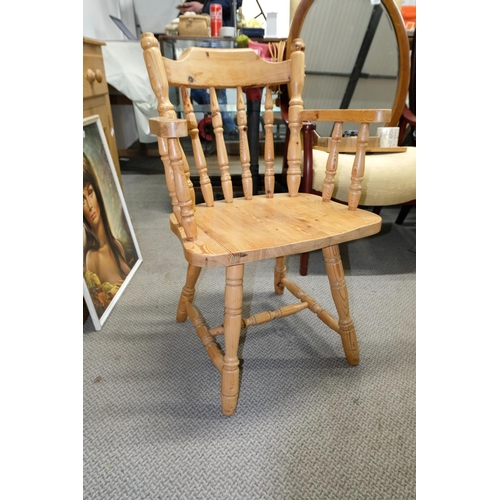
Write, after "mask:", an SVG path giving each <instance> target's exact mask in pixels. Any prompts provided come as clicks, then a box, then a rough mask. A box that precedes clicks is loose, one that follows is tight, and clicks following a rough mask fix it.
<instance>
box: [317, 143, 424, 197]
mask: <svg viewBox="0 0 500 500" xmlns="http://www.w3.org/2000/svg"><path fill="white" fill-rule="evenodd" d="M416 151H417V148H415V147H408V148H407V149H406V151H405V152H402V153H372V154H367V155H366V157H365V175H364V177H363V181H362V182H361V198H360V200H359V203H360V205H365V206H371V205H373V206H389V205H399V204H401V203H406V202H408V201H412V200H414V199H415V198H416V197H417V178H416V165H417V162H416ZM353 157H354V155H352V154H348V153H341V154H339V160H338V166H337V173H336V175H335V179H334V181H335V188H334V190H333V198H335V199H336V200H340V201H345V202H347V195H348V190H349V180H350V177H351V170H352V159H353ZM327 158H328V153H326V152H325V151H321V150H318V149H313V178H312V188H313V189H314V190H316V191H321V188H322V185H323V181H324V180H325V165H326V160H327ZM368 187H369V189H368Z"/></svg>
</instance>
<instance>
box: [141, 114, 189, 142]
mask: <svg viewBox="0 0 500 500" xmlns="http://www.w3.org/2000/svg"><path fill="white" fill-rule="evenodd" d="M149 130H150V131H151V133H152V134H155V135H157V136H159V137H163V138H165V139H169V138H174V137H186V136H187V135H188V129H187V121H186V120H183V119H177V118H176V119H171V118H167V117H166V116H157V117H155V118H150V119H149Z"/></svg>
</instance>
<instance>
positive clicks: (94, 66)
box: [83, 54, 108, 99]
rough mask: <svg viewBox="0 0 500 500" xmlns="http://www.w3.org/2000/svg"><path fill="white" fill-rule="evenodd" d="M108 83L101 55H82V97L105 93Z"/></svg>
mask: <svg viewBox="0 0 500 500" xmlns="http://www.w3.org/2000/svg"><path fill="white" fill-rule="evenodd" d="M107 92H108V85H107V83H106V74H105V73H104V60H103V58H102V56H98V55H92V54H84V55H83V98H84V99H85V98H86V97H91V96H97V95H102V94H107Z"/></svg>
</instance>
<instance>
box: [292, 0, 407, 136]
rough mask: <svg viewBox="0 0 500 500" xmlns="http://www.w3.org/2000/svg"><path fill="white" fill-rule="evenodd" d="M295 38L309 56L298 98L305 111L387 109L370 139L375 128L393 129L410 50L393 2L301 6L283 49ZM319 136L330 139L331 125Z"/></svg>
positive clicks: (327, 0)
mask: <svg viewBox="0 0 500 500" xmlns="http://www.w3.org/2000/svg"><path fill="white" fill-rule="evenodd" d="M295 38H300V39H302V40H303V42H304V44H305V49H306V51H307V54H308V57H307V68H306V78H307V87H306V89H305V91H304V92H303V94H302V98H303V100H304V106H305V107H306V108H309V109H311V108H315V109H321V108H323V109H349V108H363V109H366V108H369V109H380V108H390V109H392V114H391V116H390V118H389V120H388V121H387V122H386V123H379V124H372V125H371V126H370V130H371V135H375V132H376V128H377V127H380V126H387V127H395V126H397V124H398V121H399V118H400V116H401V113H402V111H403V108H404V105H405V102H406V99H407V95H408V86H409V81H410V47H409V42H408V36H407V33H406V30H405V26H404V21H403V18H402V16H401V12H400V10H399V8H398V6H397V5H396V3H395V2H394V0H381V4H380V5H379V4H377V5H372V4H371V3H370V2H369V1H368V0H301V2H300V3H299V4H298V6H297V9H296V11H295V14H294V17H293V19H292V22H291V24H290V31H289V37H288V43H287V44H289V43H290V41H291V40H293V39H295ZM288 56H289V53H288V52H287V57H288ZM329 127H330V128H329ZM346 128H350V127H349V125H348V124H347V123H346ZM353 128H354V127H353ZM318 133H319V134H320V135H322V136H329V135H330V134H331V124H325V125H323V126H319V128H318Z"/></svg>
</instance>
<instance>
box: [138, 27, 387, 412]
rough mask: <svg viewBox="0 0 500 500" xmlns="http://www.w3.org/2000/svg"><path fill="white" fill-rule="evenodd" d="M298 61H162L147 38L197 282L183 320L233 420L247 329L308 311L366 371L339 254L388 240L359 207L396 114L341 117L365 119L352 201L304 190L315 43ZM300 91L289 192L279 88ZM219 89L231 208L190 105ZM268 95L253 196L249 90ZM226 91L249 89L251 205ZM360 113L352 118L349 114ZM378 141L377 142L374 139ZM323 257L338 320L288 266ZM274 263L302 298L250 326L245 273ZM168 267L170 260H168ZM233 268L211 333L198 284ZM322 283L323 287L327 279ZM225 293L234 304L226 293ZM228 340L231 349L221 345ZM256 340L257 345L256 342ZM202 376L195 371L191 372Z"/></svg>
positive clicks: (234, 53)
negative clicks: (234, 175) (281, 150)
mask: <svg viewBox="0 0 500 500" xmlns="http://www.w3.org/2000/svg"><path fill="white" fill-rule="evenodd" d="M292 43H293V50H292V51H291V53H290V58H289V59H287V60H286V61H282V62H268V61H265V60H264V59H261V58H260V57H259V56H258V55H257V54H256V53H255V52H254V51H253V50H251V49H238V50H235V49H205V48H196V47H193V48H190V49H187V50H186V51H184V52H183V53H182V55H181V57H180V58H179V59H178V60H177V61H173V60H169V59H166V58H163V57H162V56H161V53H160V50H159V49H158V42H157V40H156V39H155V37H154V36H153V34H152V33H144V34H143V35H142V40H141V45H142V48H143V49H144V60H145V63H146V67H147V71H148V74H149V78H150V81H151V85H152V88H153V90H154V92H155V95H156V97H157V99H158V115H159V116H158V117H157V118H152V119H150V129H151V132H152V133H155V134H156V135H158V147H159V151H160V154H161V158H162V161H163V164H164V167H165V176H166V183H167V188H168V192H169V194H170V196H171V199H172V207H173V213H172V214H171V215H170V217H169V219H170V228H171V230H172V231H173V233H174V234H175V235H176V236H177V238H178V239H179V242H180V247H179V251H182V252H183V254H184V257H185V259H186V261H187V276H186V284H185V286H184V288H183V289H182V291H180V300H179V305H178V308H177V312H176V318H177V321H180V322H182V321H185V320H186V319H187V318H189V320H190V321H191V322H192V324H193V326H194V327H195V329H196V332H197V334H198V336H199V337H200V339H201V342H202V343H203V345H204V346H205V348H206V350H207V353H208V356H209V358H210V359H211V361H212V363H213V364H214V366H215V367H216V368H217V370H218V371H219V372H220V374H221V405H222V412H223V413H224V414H225V415H232V414H233V413H234V411H235V409H236V405H237V401H238V394H239V373H240V370H239V359H238V354H237V350H238V344H239V339H240V332H241V330H242V328H248V327H250V326H253V325H258V324H262V323H266V322H268V321H271V320H274V319H277V318H281V317H284V316H289V315H292V314H296V313H298V312H300V311H302V310H304V309H309V310H310V311H311V312H313V313H314V314H316V315H317V316H318V318H319V319H320V320H321V321H322V322H323V323H324V324H325V325H326V326H327V327H329V328H331V329H332V330H333V331H335V332H337V333H338V334H339V335H340V337H341V339H342V345H343V348H344V352H345V356H346V358H347V361H348V363H350V364H351V365H356V364H358V362H359V350H358V344H357V340H356V332H355V329H354V323H353V320H352V318H351V316H350V312H349V299H348V294H347V288H346V283H345V280H344V271H343V267H342V262H341V259H340V252H339V245H340V244H342V243H344V242H347V241H351V240H354V239H359V238H364V237H367V236H371V235H373V234H375V233H377V232H378V231H379V230H380V228H381V218H380V216H379V215H376V214H374V213H372V212H369V211H365V210H360V209H358V208H357V206H358V202H359V198H360V194H361V192H360V188H359V186H360V183H361V182H362V178H363V170H364V150H365V148H366V143H365V138H366V133H367V131H368V127H369V124H370V123H372V122H376V121H380V120H383V121H385V120H387V119H388V118H389V116H390V114H391V111H390V110H368V111H363V110H361V111H352V110H348V111H338V112H335V111H332V115H333V116H334V117H335V119H338V120H342V119H345V118H346V117H347V118H349V119H353V120H359V121H360V122H361V125H360V130H361V131H364V132H363V133H361V134H360V136H359V140H358V146H357V152H356V154H355V156H353V158H352V159H353V166H352V173H351V178H352V180H350V181H349V185H350V188H349V194H348V199H349V204H348V205H344V204H340V203H337V202H334V201H332V200H331V188H332V187H333V186H332V183H331V176H330V175H329V176H327V178H326V179H325V183H324V187H323V189H324V193H325V194H324V196H323V198H320V197H318V196H316V195H313V194H307V193H300V192H299V185H300V179H301V171H300V163H301V148H300V131H301V126H302V122H303V120H304V119H305V118H307V119H308V117H304V116H302V115H303V112H304V110H303V103H302V99H301V92H302V88H303V85H304V57H305V55H304V51H303V50H304V46H303V43H302V41H301V40H294V41H293V42H292ZM279 85H288V91H289V95H290V107H289V130H290V141H289V146H288V154H287V157H288V165H289V167H288V173H287V187H288V192H287V193H278V194H275V193H274V184H275V179H274V146H273V120H274V113H273V89H274V90H275V89H276V88H277V86H279ZM169 86H177V87H180V91H181V95H182V99H183V106H184V116H185V119H178V118H177V112H176V110H175V109H174V106H173V105H172V103H171V102H170V101H169ZM192 87H194V88H197V87H198V88H209V89H210V94H211V103H210V106H211V114H212V123H213V126H214V135H215V140H216V141H217V159H218V163H219V167H220V180H221V184H222V190H223V194H224V200H219V201H214V193H213V188H212V183H211V180H210V177H209V175H208V170H207V164H206V159H205V155H204V152H203V148H202V146H201V143H200V139H199V130H198V128H197V127H198V124H197V121H196V118H195V116H194V112H193V108H192V105H191V102H190V99H189V95H188V89H189V88H192ZM251 87H259V88H261V87H263V88H265V92H266V94H265V95H266V97H265V112H264V122H265V145H264V160H265V166H266V171H265V178H264V184H265V194H261V195H256V196H254V195H253V194H252V176H251V173H250V168H249V167H250V156H249V147H248V136H247V124H246V113H245V102H244V92H243V89H245V88H251ZM217 88H235V89H236V92H237V124H238V130H239V136H240V137H239V138H240V147H239V151H240V163H241V171H242V174H241V176H242V183H243V191H244V196H243V197H240V198H237V197H235V196H234V195H233V186H232V180H231V174H230V172H229V168H228V156H227V150H226V145H225V143H224V134H223V128H222V119H221V114H220V108H219V104H218V102H217V94H216V89H217ZM347 115H348V116H347ZM365 132H366V133H365ZM188 135H189V136H190V138H191V145H192V148H193V163H194V165H192V166H191V168H194V169H195V171H197V173H198V175H199V177H200V186H201V192H202V195H203V200H204V202H203V203H199V204H197V205H196V204H195V193H194V189H193V184H192V182H191V180H190V176H191V173H190V172H191V169H190V165H189V164H188V157H187V156H186V155H185V153H184V151H183V148H182V143H181V140H180V139H181V138H182V137H185V136H188ZM316 249H322V252H323V255H324V260H325V267H326V274H327V276H328V280H329V282H330V288H331V291H332V299H333V302H334V304H335V308H336V311H337V313H336V314H330V313H329V312H327V311H326V310H325V309H323V308H322V307H321V306H320V305H319V304H318V303H317V302H316V301H315V300H314V299H313V298H312V297H311V296H309V295H307V293H306V292H305V291H302V290H301V289H300V288H299V287H298V286H297V285H296V284H295V283H293V282H292V281H290V280H289V279H288V278H287V276H286V265H285V259H286V257H287V256H289V255H293V254H300V253H303V252H310V251H312V250H316ZM263 259H275V267H274V276H270V287H272V286H273V282H274V291H275V293H276V294H278V295H282V294H284V292H285V290H286V291H288V292H289V293H290V294H291V295H293V296H294V297H296V298H297V299H298V301H296V302H294V303H292V304H284V305H283V306H282V307H279V308H278V309H276V310H273V311H264V312H261V313H256V314H253V315H252V316H250V317H248V318H245V317H243V316H242V300H243V274H244V267H245V264H247V263H250V262H255V261H260V260H263ZM165 265H168V255H166V258H165ZM216 267H223V268H225V270H226V271H225V282H224V283H220V291H221V302H220V303H221V307H220V313H221V320H222V324H221V325H220V326H216V327H213V328H210V327H209V326H208V325H207V324H206V322H205V320H204V319H203V316H202V314H201V313H200V311H199V310H198V308H197V307H196V306H195V305H194V296H195V286H196V282H197V280H198V277H199V276H200V273H201V272H202V270H206V271H207V272H208V271H210V269H211V268H216ZM315 279H318V278H317V277H315ZM223 290H224V295H223V296H222V291H223ZM218 335H223V336H224V349H222V348H221V347H220V346H219V344H218V343H217V341H216V338H217V336H218ZM249 341H250V340H249ZM189 369H192V367H186V370H189Z"/></svg>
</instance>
